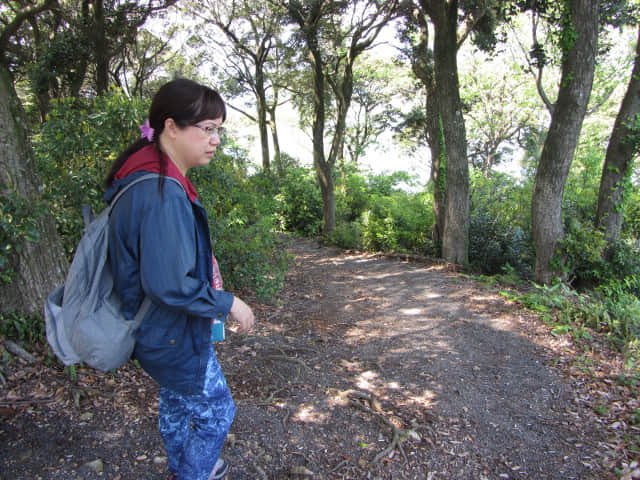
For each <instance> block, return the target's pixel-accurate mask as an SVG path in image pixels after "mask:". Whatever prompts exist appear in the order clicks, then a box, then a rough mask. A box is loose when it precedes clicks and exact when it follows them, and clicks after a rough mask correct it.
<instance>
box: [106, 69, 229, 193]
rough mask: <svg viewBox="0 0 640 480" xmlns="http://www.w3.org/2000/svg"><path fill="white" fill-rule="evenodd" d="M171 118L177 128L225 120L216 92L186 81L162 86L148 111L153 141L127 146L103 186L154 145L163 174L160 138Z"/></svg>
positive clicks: (137, 142)
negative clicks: (166, 122)
mask: <svg viewBox="0 0 640 480" xmlns="http://www.w3.org/2000/svg"><path fill="white" fill-rule="evenodd" d="M168 118H172V119H173V121H174V122H176V124H177V125H178V126H179V127H180V128H186V127H188V126H189V125H195V124H196V123H198V122H201V121H202V120H205V119H208V118H212V119H213V118H222V121H225V120H226V119H227V110H226V107H225V105H224V101H223V100H222V98H221V97H220V95H219V94H218V92H216V91H215V90H213V89H211V88H209V87H205V86H204V85H200V84H199V83H196V82H194V81H192V80H187V79H186V78H178V79H176V80H172V81H171V82H169V83H166V84H164V85H163V86H162V87H160V89H159V90H158V91H157V92H156V94H155V95H154V97H153V100H152V101H151V107H150V108H149V125H150V126H151V128H153V141H151V142H150V141H149V140H147V139H146V138H140V139H139V140H138V141H136V142H135V143H133V144H132V145H130V146H129V148H127V149H126V150H125V151H124V152H122V153H121V154H120V156H119V157H118V158H117V159H116V161H115V162H113V165H111V170H109V174H108V175H107V179H106V184H107V186H110V185H111V184H112V183H113V180H114V177H115V175H116V173H118V170H120V168H121V167H122V165H124V163H125V162H126V161H127V160H128V159H129V157H130V156H131V155H133V154H134V153H136V152H137V151H138V150H140V149H141V148H143V147H146V146H147V145H151V144H152V143H153V144H155V145H156V147H157V149H158V153H159V157H160V173H161V174H163V175H164V174H166V171H167V164H166V162H167V161H166V158H165V157H164V156H163V155H162V153H160V141H159V138H160V134H161V133H162V131H163V130H164V122H165V120H166V119H168Z"/></svg>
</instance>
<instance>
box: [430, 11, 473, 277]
mask: <svg viewBox="0 0 640 480" xmlns="http://www.w3.org/2000/svg"><path fill="white" fill-rule="evenodd" d="M431 3H432V7H433V8H432V9H431V11H432V14H431V19H432V21H433V24H434V29H435V39H434V67H435V80H436V95H437V104H438V110H439V113H440V117H439V118H441V120H442V132H441V135H442V136H443V137H444V159H445V161H446V168H445V172H446V179H445V181H446V189H445V198H444V203H445V205H444V228H443V232H442V257H443V258H444V259H445V260H446V261H448V262H450V263H455V264H459V265H466V264H467V263H468V260H469V257H468V237H469V165H468V160H467V139H466V132H465V126H464V118H463V116H462V102H461V100H460V84H459V80H458V63H457V51H458V37H457V26H458V2H457V1H449V2H444V1H443V2H431Z"/></svg>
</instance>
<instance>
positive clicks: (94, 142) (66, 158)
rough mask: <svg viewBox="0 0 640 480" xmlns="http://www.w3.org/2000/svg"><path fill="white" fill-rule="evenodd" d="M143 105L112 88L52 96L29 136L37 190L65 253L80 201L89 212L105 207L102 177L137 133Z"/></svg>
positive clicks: (76, 230) (78, 223)
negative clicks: (53, 220)
mask: <svg viewBox="0 0 640 480" xmlns="http://www.w3.org/2000/svg"><path fill="white" fill-rule="evenodd" d="M146 109H147V107H146V105H145V104H144V103H143V102H142V101H141V100H139V99H129V98H127V97H126V96H125V95H124V94H122V93H118V92H112V93H110V94H108V95H105V96H104V97H95V98H83V99H77V98H67V99H63V100H57V101H54V102H52V104H51V111H50V113H49V115H48V116H47V120H46V122H45V123H44V124H43V126H42V129H41V131H40V132H39V133H38V134H37V135H35V136H34V138H33V145H34V150H35V155H36V161H37V165H38V169H39V171H40V175H41V178H42V181H43V185H44V191H43V196H44V198H45V199H46V200H47V202H48V204H49V205H50V207H51V209H52V211H53V214H54V216H55V218H56V225H57V229H58V232H59V233H60V236H61V238H62V242H63V245H64V247H65V251H66V252H67V255H68V256H69V258H71V256H72V254H73V251H74V249H75V247H76V245H77V243H78V241H79V239H80V235H81V234H82V230H83V228H84V223H83V221H82V215H81V208H82V205H90V206H91V207H92V209H93V211H94V212H98V211H100V210H102V209H103V208H104V207H105V204H104V201H103V196H104V179H105V178H106V175H107V172H108V171H109V168H110V167H111V164H112V162H113V161H114V160H115V158H116V157H117V156H118V155H119V154H120V152H122V151H123V150H124V149H125V148H126V147H127V146H129V145H130V144H131V143H133V141H134V140H135V139H136V138H137V137H138V136H139V129H138V126H139V125H140V124H141V123H142V122H143V119H144V116H145V115H146Z"/></svg>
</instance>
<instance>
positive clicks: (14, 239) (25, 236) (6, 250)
mask: <svg viewBox="0 0 640 480" xmlns="http://www.w3.org/2000/svg"><path fill="white" fill-rule="evenodd" d="M43 208H44V207H43V205H42V204H38V205H35V204H30V203H28V202H27V201H26V199H25V198H24V197H22V196H21V195H18V194H16V193H15V192H12V191H9V190H7V191H4V190H0V284H4V283H9V282H11V279H12V278H13V275H14V274H15V271H14V269H13V265H11V262H10V258H11V257H12V254H13V253H14V252H19V251H20V250H21V249H22V248H23V245H24V242H25V241H29V242H37V241H38V240H39V239H40V232H39V231H38V229H37V223H36V219H37V218H38V216H39V215H41V214H42V213H43Z"/></svg>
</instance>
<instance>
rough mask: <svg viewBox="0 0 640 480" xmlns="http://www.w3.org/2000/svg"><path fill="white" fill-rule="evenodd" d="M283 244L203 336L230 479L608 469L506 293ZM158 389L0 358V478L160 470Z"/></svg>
mask: <svg viewBox="0 0 640 480" xmlns="http://www.w3.org/2000/svg"><path fill="white" fill-rule="evenodd" d="M290 249H291V251H292V253H293V254H295V256H296V264H295V266H294V267H293V268H292V270H291V272H290V273H289V275H288V277H287V281H286V286H285V291H284V292H283V295H282V301H281V306H271V307H267V306H263V307H261V308H260V309H259V312H258V319H259V321H260V326H259V327H258V329H257V331H256V332H255V334H254V335H251V336H239V335H233V334H232V335H229V340H228V341H227V342H225V343H224V344H223V345H221V347H220V349H219V357H220V359H221V363H222V364H223V370H225V372H227V379H228V381H229V384H230V386H231V390H232V393H233V394H234V397H235V399H236V403H237V407H238V414H237V417H236V421H235V423H234V425H233V427H232V433H231V435H230V438H229V442H228V444H227V446H226V447H225V455H226V456H227V457H228V458H229V459H230V460H231V463H232V465H233V467H232V470H231V472H230V475H229V478H230V479H234V480H241V479H242V480H244V479H270V480H271V479H288V478H300V479H302V478H319V479H420V480H423V479H430V480H435V479H447V480H453V479H465V480H467V479H468V480H472V479H477V480H482V479H487V480H492V479H530V480H542V479H558V480H560V479H562V480H568V479H608V478H615V477H613V476H611V475H610V474H608V473H606V472H604V471H603V470H601V469H600V467H599V465H600V464H601V460H600V459H599V458H598V456H597V455H598V453H597V452H598V442H599V441H602V440H603V439H602V438H601V433H600V431H599V430H598V428H597V426H596V425H595V424H592V423H589V422H587V421H586V420H584V419H585V418H587V415H585V412H584V411H583V410H581V407H580V406H579V405H578V404H576V402H575V401H574V400H575V394H574V393H573V391H572V389H571V387H570V384H569V383H568V381H567V380H566V379H565V378H564V377H563V376H562V375H561V374H560V373H559V372H558V371H557V370H556V369H554V368H553V367H552V366H550V365H551V355H550V353H549V350H547V349H545V348H544V347H543V346H541V344H543V343H544V342H542V341H539V340H540V338H541V337H542V336H544V335H545V334H543V333H540V330H539V329H536V328H535V325H534V324H533V323H532V321H531V320H530V319H527V318H525V317H524V316H523V315H524V314H522V313H519V312H518V310H517V308H516V307H515V306H514V305H508V304H506V303H505V301H504V300H502V299H501V298H499V297H497V296H494V295H491V294H488V293H487V292H486V291H483V290H482V289H479V288H477V286H476V285H475V284H474V282H473V281H472V280H469V279H467V278H465V277H461V276H458V275H454V274H449V273H447V272H443V271H442V269H439V268H429V267H427V266H420V265H415V264H409V263H406V262H402V261H399V260H388V259H384V258H379V257H375V256H371V255H348V254H343V253H340V252H337V251H333V250H329V249H326V248H319V247H317V245H316V244H315V243H313V242H311V241H306V240H299V239H297V240H294V241H293V242H292V244H291V247H290ZM16 375H18V376H20V375H21V377H20V378H17V379H16V378H15V377H16ZM12 382H14V383H12ZM15 382H19V383H20V385H17V384H15ZM156 391H157V387H156V386H155V385H154V384H153V382H151V381H150V380H149V379H148V378H147V377H145V376H144V375H143V374H142V373H141V372H140V370H138V369H136V368H135V367H133V366H128V367H126V368H124V369H121V370H120V371H118V373H117V374H116V375H115V376H111V375H104V376H97V375H95V372H93V371H87V372H83V371H81V372H80V375H79V377H78V379H77V380H75V381H70V380H69V379H67V377H65V376H64V375H63V374H62V373H60V372H59V371H57V370H55V369H53V368H48V369H44V368H42V366H40V367H36V366H27V367H21V368H20V369H19V370H18V369H16V372H14V374H13V375H12V376H10V378H8V385H7V386H5V388H4V390H0V394H2V397H1V399H2V400H3V403H0V405H5V407H4V409H3V408H2V407H0V421H1V423H0V479H7V480H9V479H11V480H22V479H24V480H26V479H47V480H49V479H51V480H55V479H72V480H80V479H84V480H90V479H94V478H109V479H116V480H117V479H121V480H128V479H136V480H138V479H163V478H166V474H165V472H166V459H165V458H164V457H163V455H164V454H163V450H162V445H161V440H160V437H159V434H158V433H157V428H156V419H155V415H156V408H157V407H156V402H155V395H156ZM34 392H35V393H34ZM38 392H40V393H39V395H40V397H39V398H41V399H43V401H42V402H41V403H31V404H28V403H26V404H24V405H15V404H14V405H9V402H8V401H7V398H8V397H9V398H14V401H15V399H17V398H25V397H29V398H32V399H37V398H38V397H36V396H34V395H36V394H38ZM95 460H100V461H101V462H102V465H103V466H102V469H103V472H102V473H101V474H99V473H96V469H97V470H100V466H99V463H89V462H92V461H95Z"/></svg>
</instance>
